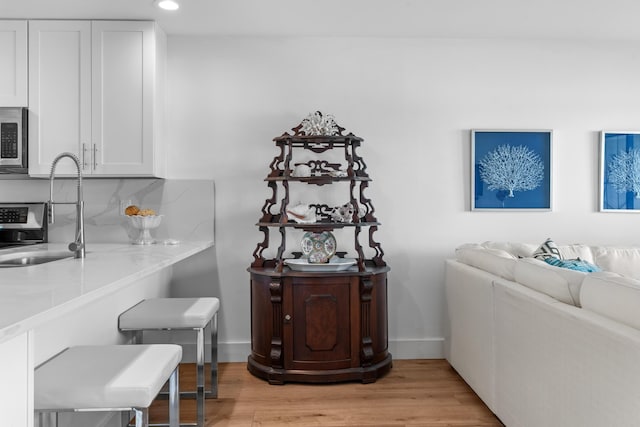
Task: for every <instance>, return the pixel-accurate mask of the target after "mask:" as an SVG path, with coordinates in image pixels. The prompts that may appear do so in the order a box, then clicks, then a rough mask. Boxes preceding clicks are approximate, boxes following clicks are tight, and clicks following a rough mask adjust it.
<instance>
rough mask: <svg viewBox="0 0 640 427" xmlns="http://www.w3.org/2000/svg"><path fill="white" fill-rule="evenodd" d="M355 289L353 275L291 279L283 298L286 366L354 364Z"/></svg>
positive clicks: (356, 347) (347, 365) (325, 366)
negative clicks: (288, 316) (288, 315)
mask: <svg viewBox="0 0 640 427" xmlns="http://www.w3.org/2000/svg"><path fill="white" fill-rule="evenodd" d="M357 290H358V288H357V278H354V277H323V278H295V277H294V278H292V280H291V284H290V286H285V295H284V297H283V300H284V301H285V303H284V306H285V323H284V325H285V327H284V341H285V345H284V348H285V369H302V370H304V369H312V370H324V369H343V368H350V367H353V366H357V359H358V358H357V354H358V353H357V352H358V333H357V321H355V320H356V319H358V313H357V312H354V310H355V311H357V307H358V297H357ZM289 304H291V305H289ZM289 313H291V314H290V318H289V320H287V317H286V315H287V314H289ZM354 321H355V325H356V326H355V327H354Z"/></svg>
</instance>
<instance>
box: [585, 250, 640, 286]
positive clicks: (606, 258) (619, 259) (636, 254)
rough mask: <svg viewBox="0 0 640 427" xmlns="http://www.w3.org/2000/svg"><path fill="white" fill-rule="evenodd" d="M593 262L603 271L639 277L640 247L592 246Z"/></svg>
mask: <svg viewBox="0 0 640 427" xmlns="http://www.w3.org/2000/svg"><path fill="white" fill-rule="evenodd" d="M593 255H594V262H595V264H597V265H598V266H599V267H600V268H601V269H603V270H605V271H612V272H614V273H618V274H620V275H622V276H627V277H633V278H635V279H640V247H627V248H624V247H607V246H594V247H593Z"/></svg>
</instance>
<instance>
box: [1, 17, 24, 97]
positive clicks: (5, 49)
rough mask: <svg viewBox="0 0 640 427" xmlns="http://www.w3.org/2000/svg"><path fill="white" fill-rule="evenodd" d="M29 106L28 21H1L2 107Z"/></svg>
mask: <svg viewBox="0 0 640 427" xmlns="http://www.w3.org/2000/svg"><path fill="white" fill-rule="evenodd" d="M26 106H27V21H20V20H16V21H5V20H0V107H26Z"/></svg>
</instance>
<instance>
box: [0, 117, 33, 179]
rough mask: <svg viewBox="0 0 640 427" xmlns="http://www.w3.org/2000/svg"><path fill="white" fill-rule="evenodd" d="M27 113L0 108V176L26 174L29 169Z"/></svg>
mask: <svg viewBox="0 0 640 427" xmlns="http://www.w3.org/2000/svg"><path fill="white" fill-rule="evenodd" d="M27 121H28V111H27V109H26V108H9V107H2V108H0V174H26V173H27V172H28V169H29V155H28V152H29V139H28V133H29V130H28V126H27Z"/></svg>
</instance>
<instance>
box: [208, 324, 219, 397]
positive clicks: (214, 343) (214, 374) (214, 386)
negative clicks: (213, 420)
mask: <svg viewBox="0 0 640 427" xmlns="http://www.w3.org/2000/svg"><path fill="white" fill-rule="evenodd" d="M209 324H210V326H211V365H209V369H210V371H211V392H210V393H208V394H207V397H211V398H213V399H217V398H218V313H216V314H214V315H213V317H212V318H211V321H210V322H209Z"/></svg>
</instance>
